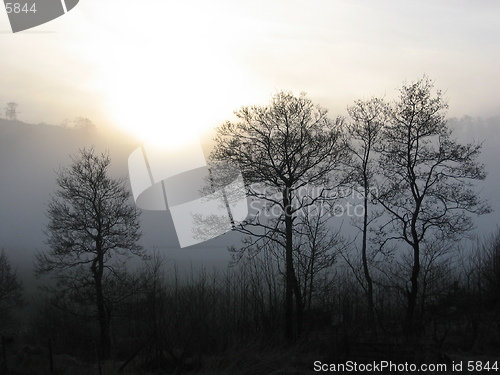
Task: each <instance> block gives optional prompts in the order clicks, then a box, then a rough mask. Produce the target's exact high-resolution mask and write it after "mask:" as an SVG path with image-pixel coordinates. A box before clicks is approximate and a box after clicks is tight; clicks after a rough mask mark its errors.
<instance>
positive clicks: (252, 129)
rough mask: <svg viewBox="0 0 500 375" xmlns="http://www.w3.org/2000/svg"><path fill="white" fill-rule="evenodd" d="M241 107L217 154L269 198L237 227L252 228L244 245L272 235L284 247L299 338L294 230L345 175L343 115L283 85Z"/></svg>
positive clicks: (259, 196)
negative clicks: (266, 98) (264, 101)
mask: <svg viewBox="0 0 500 375" xmlns="http://www.w3.org/2000/svg"><path fill="white" fill-rule="evenodd" d="M235 114H236V116H237V117H238V122H227V123H226V124H224V125H222V126H221V127H219V128H218V129H217V133H218V135H217V138H216V147H215V150H214V152H213V153H212V154H211V159H212V161H214V162H226V163H230V164H232V165H235V166H238V167H239V168H240V170H241V172H242V175H243V178H244V180H245V186H246V188H247V194H248V196H249V197H250V198H251V199H252V202H260V203H261V204H262V205H261V206H260V208H259V209H258V211H259V212H260V213H261V215H251V216H250V217H249V218H248V219H247V220H246V221H245V222H243V223H242V224H241V225H238V226H237V228H236V229H237V230H239V231H240V232H242V233H244V234H247V235H249V237H248V238H247V239H246V241H245V242H244V247H243V248H242V249H241V250H242V251H245V249H249V248H252V247H253V246H254V245H255V244H256V243H261V244H262V243H269V242H273V243H276V244H277V245H278V246H280V247H281V248H283V249H284V251H285V308H284V311H285V331H284V332H285V337H286V338H287V339H288V340H293V338H294V337H296V336H297V335H299V334H300V327H301V322H302V310H303V301H302V293H301V290H300V285H299V283H298V281H297V274H296V270H295V266H294V256H293V255H294V250H295V249H296V247H295V245H294V230H296V229H297V225H298V223H299V222H300V212H301V210H304V209H307V208H308V207H312V206H321V205H322V204H323V203H324V202H325V201H326V200H328V199H329V193H331V192H332V189H333V187H334V186H335V185H338V184H340V183H342V182H343V180H342V178H343V177H340V171H341V170H342V167H343V166H344V164H345V163H346V162H347V159H348V152H347V147H346V143H345V140H344V138H343V136H342V132H341V124H342V121H343V120H342V119H341V118H338V117H337V118H336V119H335V120H331V119H330V118H329V117H328V116H327V111H326V110H325V109H323V108H321V107H319V106H317V105H314V104H313V102H312V101H311V100H310V99H308V98H307V97H306V96H305V94H301V95H300V96H298V97H297V96H294V95H293V94H292V93H289V92H278V93H277V94H276V95H274V97H273V98H272V100H271V103H270V104H269V105H267V106H250V107H243V108H242V109H241V110H239V111H237V112H235ZM266 214H267V215H266ZM266 216H267V218H266ZM261 248H262V247H261ZM294 297H295V314H294Z"/></svg>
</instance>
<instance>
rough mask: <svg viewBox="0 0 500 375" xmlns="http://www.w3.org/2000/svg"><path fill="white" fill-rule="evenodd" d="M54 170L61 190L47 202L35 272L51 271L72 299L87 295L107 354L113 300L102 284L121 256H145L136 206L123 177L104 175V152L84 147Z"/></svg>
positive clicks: (106, 159) (116, 273)
mask: <svg viewBox="0 0 500 375" xmlns="http://www.w3.org/2000/svg"><path fill="white" fill-rule="evenodd" d="M72 160H73V164H72V165H71V166H70V167H69V168H63V169H61V170H60V171H59V172H58V176H57V184H58V186H59V190H57V191H56V193H55V197H53V198H52V200H51V201H50V203H49V208H48V213H47V215H48V218H49V220H50V222H49V224H48V227H47V231H46V234H47V237H48V239H47V244H48V245H49V246H50V251H49V252H48V253H38V254H37V255H36V265H35V270H36V273H37V275H43V274H48V273H50V274H52V276H53V277H54V278H55V279H56V280H57V284H58V287H59V288H60V289H62V290H64V291H66V292H67V293H68V294H70V295H71V296H72V297H73V299H76V300H78V299H89V298H90V299H91V300H92V301H93V304H94V307H95V309H96V310H97V320H98V322H99V328H100V350H101V354H102V356H103V357H106V356H108V355H109V348H110V334H109V328H110V321H111V306H110V303H109V301H108V300H107V297H108V296H107V294H106V290H107V287H108V285H107V284H106V282H109V281H110V280H111V279H113V280H114V279H119V278H120V272H119V271H118V269H119V268H120V267H121V266H122V265H123V263H122V262H120V256H128V255H130V254H134V255H138V256H144V252H143V249H142V248H141V246H140V245H139V244H138V240H139V238H140V237H141V233H140V230H139V214H140V212H139V210H138V209H137V208H136V207H135V206H133V205H131V204H130V193H129V191H128V190H127V189H126V187H125V183H124V180H123V179H113V178H111V177H109V176H108V167H109V165H110V163H111V160H110V157H109V154H108V153H103V154H101V155H97V154H96V152H95V151H94V149H93V148H91V149H90V150H86V149H83V150H81V151H80V155H78V157H72Z"/></svg>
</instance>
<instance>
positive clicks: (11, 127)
mask: <svg viewBox="0 0 500 375" xmlns="http://www.w3.org/2000/svg"><path fill="white" fill-rule="evenodd" d="M92 145H94V146H95V148H96V150H97V151H99V152H100V151H104V150H109V151H110V155H111V160H112V164H111V168H110V171H111V173H112V175H113V176H115V177H118V176H127V174H128V165H127V164H128V157H129V155H130V153H131V152H132V151H133V150H134V149H135V148H137V147H138V146H139V145H140V143H139V142H138V141H137V140H135V139H132V138H131V137H127V136H126V135H124V134H119V133H106V132H103V131H100V130H99V129H75V128H64V127H62V126H53V125H47V124H37V125H35V124H27V123H24V122H21V121H9V120H5V119H1V118H0V192H1V194H0V249H1V248H4V249H5V251H6V253H7V254H8V256H9V258H10V259H11V262H12V263H13V264H14V265H15V266H17V267H18V269H19V272H20V273H21V274H23V275H24V276H23V277H24V278H26V277H27V278H28V279H30V278H31V277H32V263H33V253H34V252H35V251H36V250H43V249H46V245H45V244H44V240H45V235H44V233H43V230H44V228H45V227H46V224H47V218H46V216H45V212H46V209H47V203H48V201H49V199H50V195H51V194H52V193H53V192H54V190H55V189H56V183H55V179H56V173H55V172H56V171H57V170H58V169H59V168H60V167H61V166H66V165H69V164H70V163H71V159H70V155H75V154H78V152H79V149H81V148H83V147H90V146H92ZM141 222H142V230H143V232H144V233H145V235H144V236H143V239H142V243H143V245H144V246H145V247H146V248H148V249H151V251H153V250H155V249H156V250H159V251H161V252H164V253H165V254H166V255H167V257H169V258H174V259H176V261H178V263H180V264H186V265H189V263H190V262H191V261H193V262H194V263H195V265H196V263H199V262H204V263H205V264H212V263H214V262H220V261H221V260H222V262H223V264H224V265H227V262H228V260H229V258H230V257H229V254H228V253H227V251H226V245H227V242H224V241H227V239H226V238H227V237H226V238H225V239H215V240H212V241H209V242H207V243H204V244H203V246H198V247H193V248H190V249H182V250H181V249H179V244H178V241H177V237H176V235H175V231H174V229H173V225H172V221H171V218H170V215H169V214H168V213H166V212H164V211H143V213H142V215H141ZM233 238H234V236H233ZM26 275H27V276H26Z"/></svg>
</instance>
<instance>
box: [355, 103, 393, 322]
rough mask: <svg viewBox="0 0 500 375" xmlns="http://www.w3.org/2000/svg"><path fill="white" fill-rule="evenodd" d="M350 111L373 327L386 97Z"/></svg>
mask: <svg viewBox="0 0 500 375" xmlns="http://www.w3.org/2000/svg"><path fill="white" fill-rule="evenodd" d="M347 111H348V113H349V115H350V117H351V121H350V122H349V123H348V124H347V132H348V134H349V136H350V138H351V139H352V140H353V141H354V142H352V143H351V152H352V154H353V162H352V164H351V166H352V170H353V175H354V178H353V183H354V190H355V191H358V193H361V195H362V197H363V218H362V224H361V228H360V229H361V234H362V239H361V262H362V268H363V275H364V279H365V284H362V287H363V289H364V290H365V292H366V296H367V302H368V318H369V321H370V325H371V327H372V329H376V324H375V304H374V302H373V279H372V276H371V273H370V264H369V263H370V262H369V259H368V230H369V225H370V221H371V218H370V210H369V202H370V200H372V197H371V196H370V195H371V191H372V189H373V188H374V186H372V185H373V184H374V183H375V181H374V178H375V174H376V158H375V157H374V153H375V149H376V147H377V146H378V144H379V142H380V136H381V133H382V128H383V126H384V123H385V120H386V113H387V105H386V103H385V102H384V101H383V100H381V99H377V98H373V99H370V100H367V101H362V100H358V101H356V102H355V103H354V105H353V106H350V107H348V108H347ZM375 216H376V215H375Z"/></svg>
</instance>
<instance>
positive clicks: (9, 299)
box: [0, 249, 23, 321]
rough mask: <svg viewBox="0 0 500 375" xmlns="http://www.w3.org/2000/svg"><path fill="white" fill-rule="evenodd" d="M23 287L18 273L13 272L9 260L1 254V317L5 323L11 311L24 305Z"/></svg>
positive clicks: (3, 253) (3, 252)
mask: <svg viewBox="0 0 500 375" xmlns="http://www.w3.org/2000/svg"><path fill="white" fill-rule="evenodd" d="M22 295H23V285H22V284H21V282H20V281H19V278H18V276H17V273H16V272H15V271H13V270H12V267H11V265H10V262H9V259H8V258H7V255H5V251H4V250H3V249H2V252H0V317H1V319H0V320H1V321H5V320H6V318H7V316H6V315H8V314H9V311H10V310H11V309H12V308H13V307H16V306H20V305H21V303H22Z"/></svg>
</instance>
